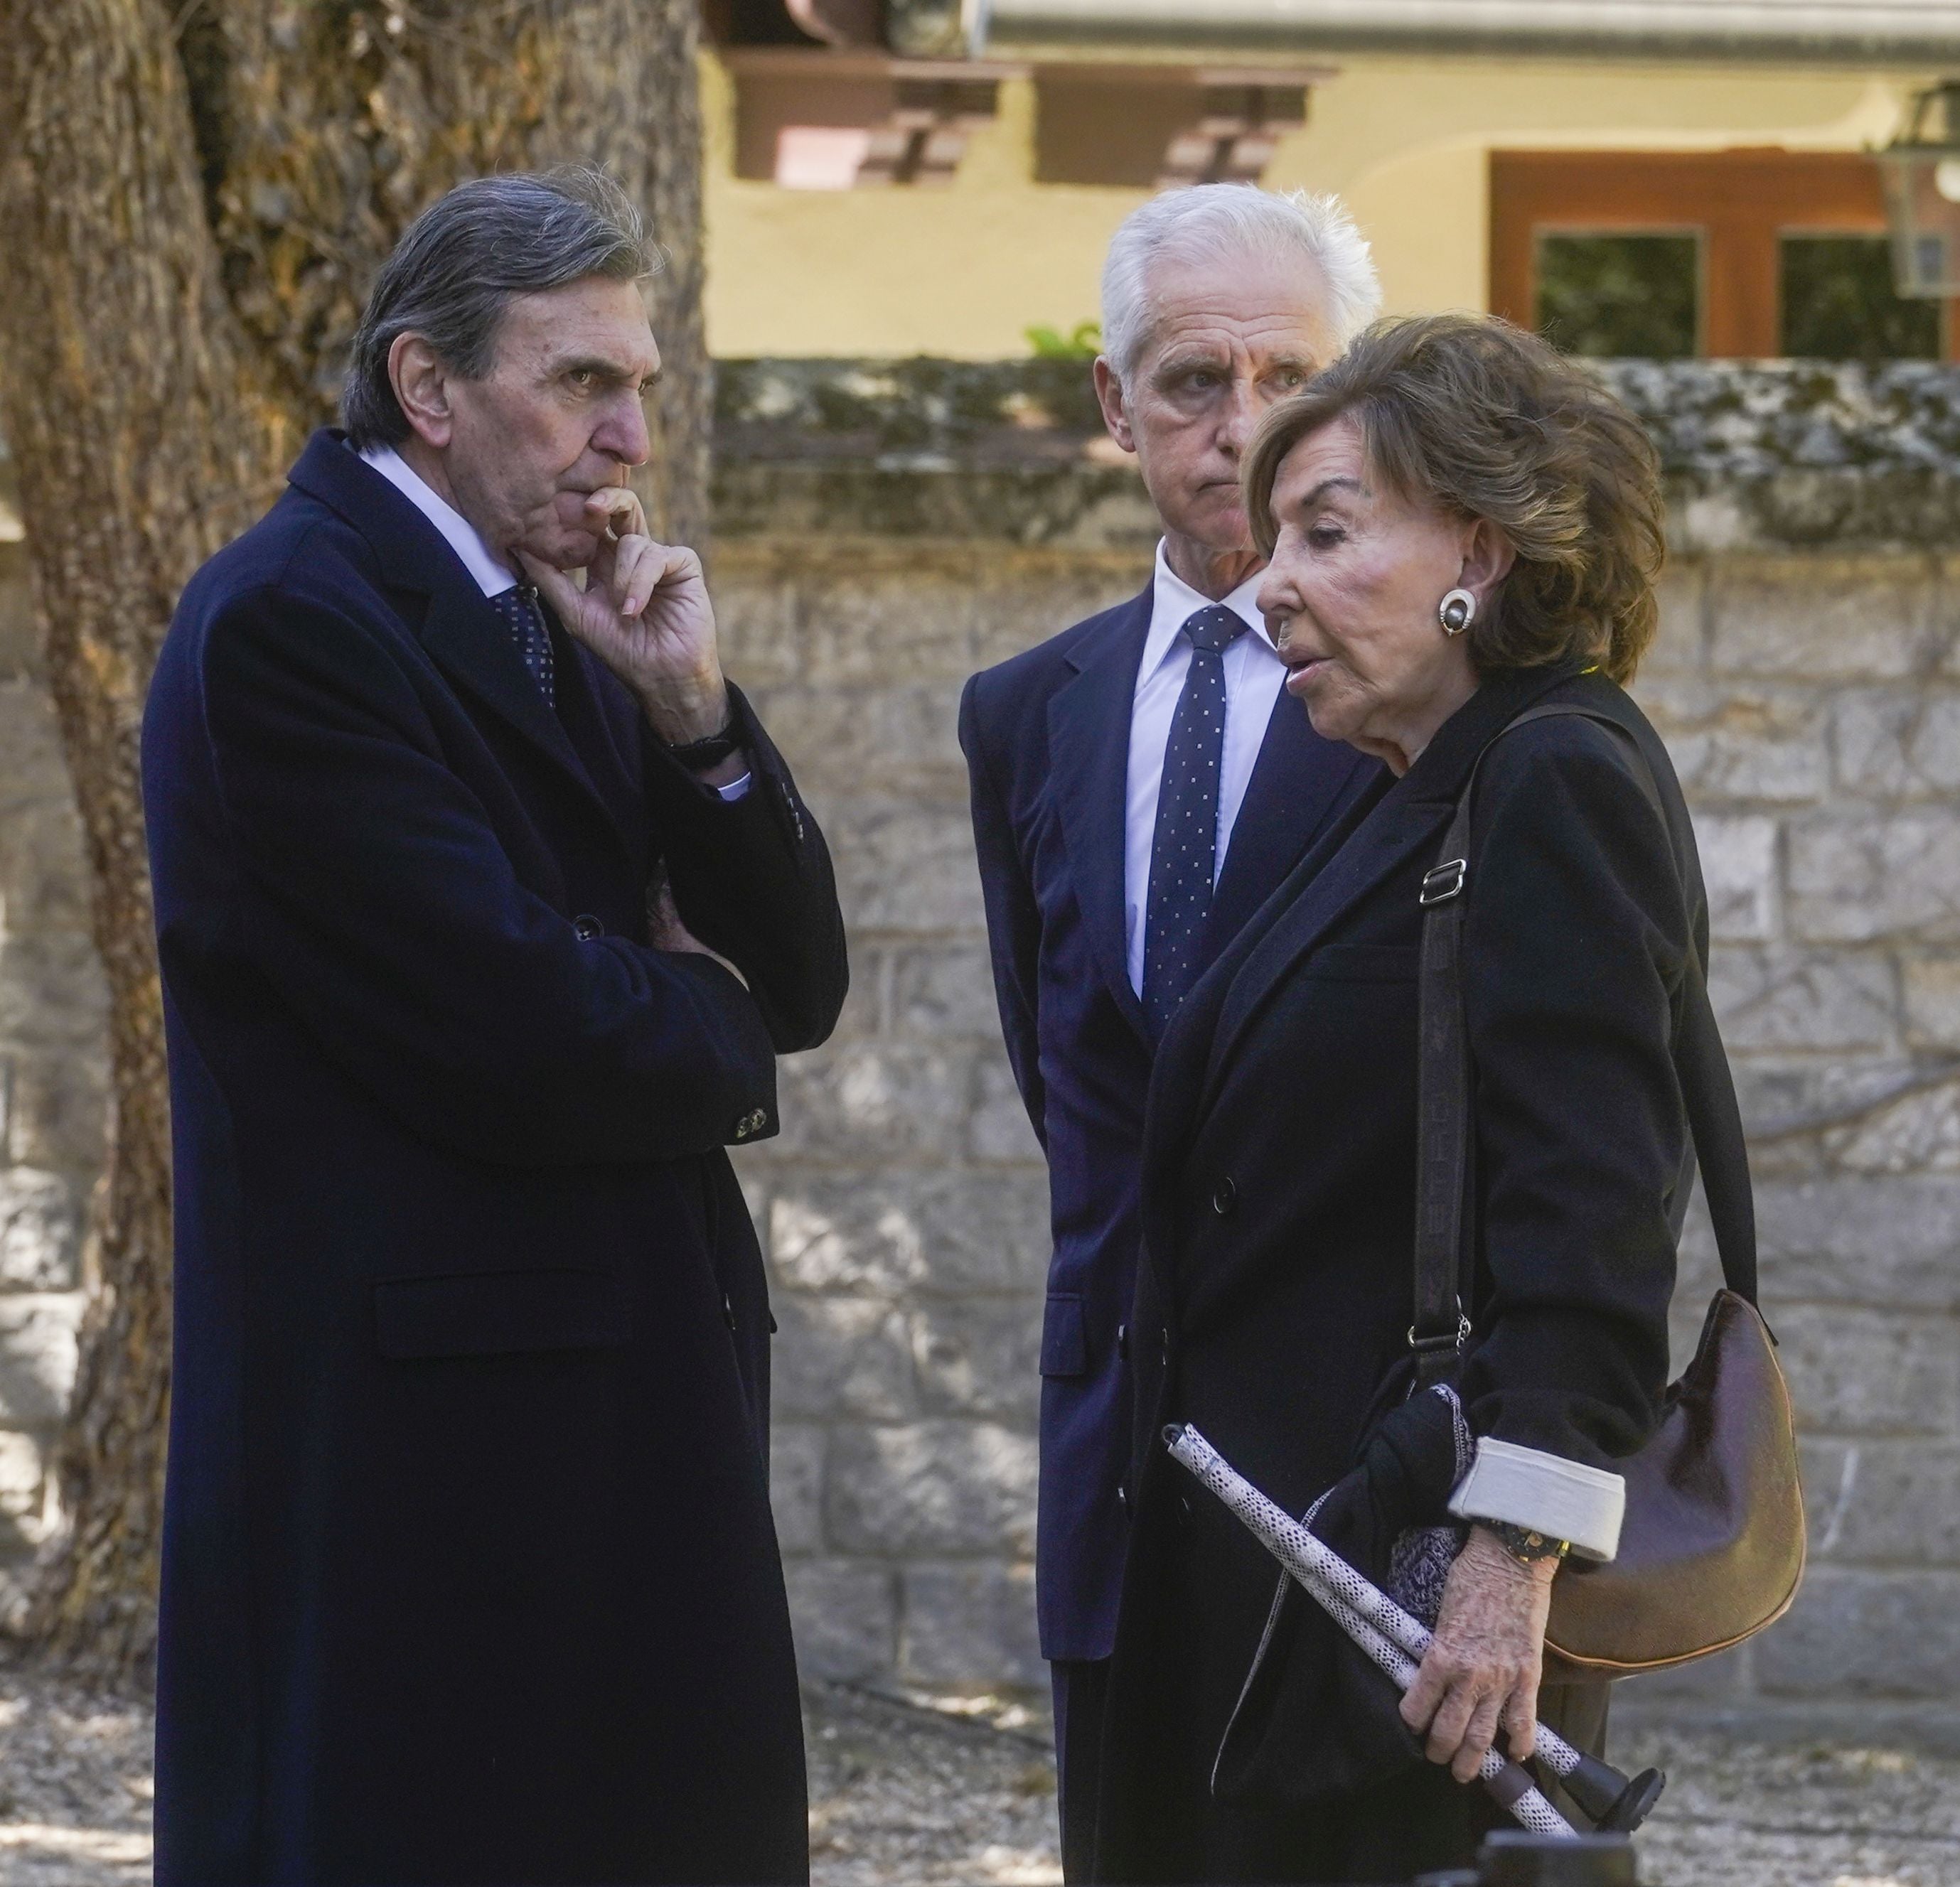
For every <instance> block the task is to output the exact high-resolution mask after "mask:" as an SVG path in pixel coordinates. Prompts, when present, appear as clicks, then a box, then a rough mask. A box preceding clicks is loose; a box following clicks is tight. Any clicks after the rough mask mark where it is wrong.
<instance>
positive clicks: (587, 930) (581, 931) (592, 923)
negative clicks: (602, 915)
mask: <svg viewBox="0 0 1960 1887" xmlns="http://www.w3.org/2000/svg"><path fill="white" fill-rule="evenodd" d="M571 934H572V935H573V936H574V937H576V938H577V939H578V941H579V942H581V943H590V942H591V941H592V940H593V938H595V937H603V936H605V935H606V926H604V925H603V924H602V923H600V921H599V920H598V919H597V918H596V917H594V916H593V915H592V914H591V913H590V912H589V911H585V912H581V913H580V914H579V915H578V916H576V917H574V919H573V920H571Z"/></svg>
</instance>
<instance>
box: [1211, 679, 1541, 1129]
mask: <svg viewBox="0 0 1960 1887" xmlns="http://www.w3.org/2000/svg"><path fill="white" fill-rule="evenodd" d="M1566 675H1567V670H1566V669H1564V668H1562V667H1561V668H1558V669H1529V670H1525V671H1522V672H1515V673H1511V674H1506V675H1498V676H1497V677H1495V678H1493V679H1492V680H1491V681H1488V682H1486V683H1485V685H1484V686H1483V687H1482V688H1479V689H1478V691H1477V692H1476V693H1475V694H1473V695H1472V697H1470V699H1469V700H1468V702H1466V703H1465V705H1464V706H1463V707H1462V708H1460V709H1459V710H1458V711H1457V713H1456V714H1455V715H1454V716H1453V717H1452V718H1451V719H1450V720H1449V721H1448V722H1446V723H1445V724H1444V726H1443V728H1442V729H1441V730H1440V732H1438V733H1437V736H1436V738H1435V739H1434V740H1433V741H1432V742H1430V745H1429V746H1428V747H1427V748H1426V749H1425V750H1424V753H1423V754H1422V756H1421V758H1420V759H1419V760H1418V761H1417V762H1416V764H1415V765H1414V767H1411V768H1410V770H1408V773H1407V774H1405V775H1404V776H1403V777H1402V778H1401V779H1400V780H1397V781H1396V782H1395V784H1394V786H1392V787H1391V788H1390V789H1389V791H1388V792H1387V793H1386V794H1384V795H1383V797H1382V799H1380V800H1379V802H1377V803H1376V806H1375V808H1374V809H1373V812H1370V814H1369V815H1367V818H1365V819H1363V821H1362V822H1361V824H1360V825H1359V826H1358V827H1357V828H1355V830H1354V833H1353V834H1352V835H1351V837H1348V839H1347V840H1345V842H1344V843H1341V844H1340V845H1339V846H1338V848H1337V849H1336V850H1335V851H1334V853H1333V855H1332V856H1331V857H1329V856H1325V852H1324V850H1317V851H1316V853H1309V855H1308V856H1306V858H1304V859H1302V860H1301V861H1300V865H1299V866H1297V867H1296V868H1295V870H1294V873H1293V878H1292V879H1291V880H1290V881H1289V884H1288V886H1287V889H1288V891H1289V892H1290V893H1291V894H1292V901H1291V902H1290V903H1288V904H1285V906H1284V909H1283V910H1281V913H1280V914H1279V916H1278V918H1277V920H1276V921H1275V922H1274V923H1273V924H1272V926H1271V927H1270V928H1269V929H1268V930H1267V931H1266V932H1265V935H1264V936H1262V937H1261V938H1260V939H1258V942H1257V943H1256V944H1255V945H1253V946H1252V947H1251V948H1249V950H1248V951H1246V952H1245V953H1244V954H1243V955H1241V956H1239V958H1238V967H1237V969H1236V972H1234V973H1233V974H1232V978H1231V989H1230V993H1229V994H1228V995H1227V997H1226V999H1225V1000H1224V1002H1223V1005H1222V1007H1221V1008H1220V1011H1219V1015H1218V1022H1217V1029H1216V1031H1215V1033H1214V1036H1213V1038H1212V1044H1211V1054H1210V1056H1209V1059H1208V1066H1207V1069H1206V1072H1205V1078H1204V1084H1203V1100H1202V1101H1201V1104H1200V1107H1199V1108H1198V1110H1197V1111H1198V1112H1199V1113H1201V1112H1202V1110H1203V1108H1204V1107H1207V1106H1208V1105H1209V1104H1210V1102H1211V1097H1212V1096H1213V1095H1214V1094H1216V1093H1217V1090H1218V1087H1219V1084H1220V1081H1221V1080H1222V1079H1223V1075H1224V1073H1225V1071H1226V1069H1227V1066H1228V1065H1229V1063H1230V1060H1231V1057H1232V1054H1233V1050H1235V1049H1236V1047H1237V1046H1238V1044H1239V1043H1240V1042H1241V1041H1242V1040H1244V1039H1245V1036H1246V1031H1247V1030H1248V1029H1249V1027H1250V1026H1251V1025H1252V1022H1253V1021H1254V1020H1255V1018H1257V1016H1258V1014H1259V1012H1260V1010H1261V1009H1262V1008H1263V1007H1264V1005H1265V1003H1266V1002H1267V1001H1268V999H1269V998H1270V997H1271V996H1272V994H1273V993H1274V991H1275V990H1277V989H1278V987H1279V986H1280V985H1281V983H1283V982H1284V980H1285V979H1286V977H1287V975H1288V974H1289V973H1290V971H1292V969H1293V966H1294V965H1295V964H1297V963H1298V962H1299V961H1300V959H1301V958H1303V957H1304V956H1305V955H1306V954H1307V953H1308V951H1311V950H1312V949H1313V948H1314V947H1315V946H1316V945H1317V944H1318V943H1319V942H1320V940H1321V939H1322V938H1323V937H1325V936H1326V934H1327V933H1328V931H1329V930H1330V929H1332V927H1333V926H1334V924H1335V923H1336V922H1337V921H1338V920H1339V918H1340V917H1341V915H1342V914H1343V913H1344V912H1346V911H1347V910H1349V909H1351V907H1353V906H1354V904H1356V903H1357V902H1358V901H1359V900H1360V899H1361V898H1362V897H1364V896H1365V895H1366V894H1367V892H1368V891H1370V890H1371V889H1372V888H1373V887H1374V886H1375V885H1378V884H1379V883H1380V882H1382V881H1383V879H1384V878H1389V877H1390V876H1392V875H1394V874H1395V873H1396V872H1398V871H1400V870H1402V869H1403V868H1404V867H1405V866H1406V865H1407V864H1408V862H1409V861H1410V859H1411V858H1412V857H1413V856H1415V855H1417V854H1418V853H1422V852H1424V851H1425V850H1431V851H1433V849H1434V847H1436V846H1437V845H1438V844H1440V843H1441V842H1442V838H1443V832H1444V831H1445V830H1446V828H1447V827H1448V825H1449V817H1450V815H1451V813H1452V812H1453V811H1454V810H1455V808H1456V801H1457V799H1458V797H1459V795H1461V793H1462V791H1463V789H1464V786H1465V783H1467V782H1468V779H1469V777H1470V774H1471V772H1472V769H1473V768H1474V767H1475V765H1476V764H1477V761H1478V757H1479V756H1480V755H1481V754H1482V752H1483V751H1484V748H1485V747H1486V746H1487V745H1488V744H1489V742H1490V741H1491V738H1492V737H1493V736H1494V735H1495V734H1496V733H1497V732H1498V731H1499V729H1501V728H1503V726H1505V725H1506V724H1507V723H1508V722H1510V720H1512V719H1513V717H1514V716H1516V715H1518V714H1519V713H1522V712H1523V710H1524V709H1525V708H1526V707H1529V705H1530V704H1531V703H1532V701H1533V700H1535V699H1537V697H1538V696H1539V695H1541V694H1544V693H1545V692H1546V691H1548V689H1551V688H1554V687H1556V686H1557V685H1558V684H1559V682H1560V681H1563V680H1564V678H1565V676H1566ZM1274 902H1275V903H1276V904H1278V903H1281V902H1282V901H1281V900H1280V899H1278V898H1276V899H1275V900H1274ZM1235 955H1236V953H1235Z"/></svg>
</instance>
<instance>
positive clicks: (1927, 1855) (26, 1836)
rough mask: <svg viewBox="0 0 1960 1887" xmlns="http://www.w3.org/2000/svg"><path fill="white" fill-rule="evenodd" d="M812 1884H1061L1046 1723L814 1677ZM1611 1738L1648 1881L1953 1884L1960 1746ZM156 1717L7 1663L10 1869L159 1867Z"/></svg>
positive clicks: (104, 1877)
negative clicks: (1640, 1798) (152, 1820)
mask: <svg viewBox="0 0 1960 1887" xmlns="http://www.w3.org/2000/svg"><path fill="white" fill-rule="evenodd" d="M809 1730H810V1800H811V1808H810V1847H811V1862H812V1870H813V1876H814V1879H815V1882H816V1887H899V1884H900V1883H905V1884H906V1887H910V1884H911V1883H918V1884H919V1887H940V1884H941V1883H951V1882H975V1883H980V1882H997V1883H1000V1884H1001V1887H1036V1884H1037V1883H1045V1882H1055V1881H1059V1880H1060V1879H1061V1870H1060V1867H1059V1866H1058V1864H1057V1860H1056V1853H1055V1771H1054V1765H1053V1762H1052V1755H1051V1752H1050V1749H1049V1745H1048V1739H1047V1736H1046V1725H1045V1723H1043V1722H1042V1721H1041V1720H1039V1719H1038V1718H1033V1717H1029V1715H1028V1714H1027V1713H1026V1711H1022V1710H1020V1709H1017V1708H1015V1707H1013V1706H1012V1705H997V1704H991V1703H990V1704H980V1705H972V1704H967V1705H959V1706H949V1705H946V1704H933V1703H932V1702H931V1701H918V1702H905V1701H899V1700H896V1699H893V1698H886V1697H881V1696H877V1695H872V1694H870V1693H868V1692H862V1691H857V1690H852V1689H848V1688H828V1689H825V1690H822V1691H819V1692H813V1693H812V1694H811V1696H810V1708H809ZM1614 1754H1615V1758H1617V1759H1618V1761H1620V1762H1622V1763H1623V1764H1625V1765H1628V1766H1637V1765H1645V1764H1647V1763H1650V1762H1658V1763H1660V1764H1661V1765H1663V1767H1665V1768H1667V1769H1668V1771H1669V1772H1670V1774H1672V1777H1673V1778H1674V1781H1673V1783H1672V1787H1670V1789H1669V1793H1668V1796H1667V1798H1666V1801H1665V1802H1664V1803H1663V1805H1662V1806H1661V1809H1660V1810H1659V1812H1658V1814H1657V1815H1656V1818H1655V1819H1654V1822H1653V1823H1652V1824H1651V1825H1650V1827H1649V1828H1648V1829H1647V1831H1645V1832H1643V1834H1642V1835H1641V1837H1640V1850H1641V1859H1640V1876H1641V1879H1642V1880H1643V1882H1646V1883H1647V1887H1960V1760H1952V1759H1942V1758H1933V1757H1928V1756H1914V1755H1908V1754H1906V1753H1904V1752H1900V1751H1895V1750H1872V1749H1822V1748H1820V1749H1800V1748H1799V1749H1787V1748H1786V1749H1768V1748H1764V1747H1761V1746H1757V1745H1752V1744H1745V1743H1736V1742H1723V1741H1719V1740H1717V1739H1710V1738H1708V1737H1705V1736H1666V1735H1663V1734H1662V1733H1658V1732H1655V1731H1652V1730H1645V1731H1642V1732H1640V1733H1638V1734H1637V1735H1635V1736H1628V1737H1626V1738H1624V1739H1621V1742H1620V1743H1619V1745H1618V1747H1616V1749H1615V1752H1614ZM150 1800H151V1788H150V1718H149V1714H148V1711H145V1710H144V1709H142V1708H140V1707H138V1706H136V1705H134V1704H129V1703H128V1702H126V1701H111V1700H105V1699H102V1698H89V1697H87V1696H85V1695H82V1694H81V1693H79V1692H75V1691H73V1690H72V1689H69V1688H65V1687H64V1686H62V1685H59V1684H56V1683H53V1682H49V1680H47V1679H45V1678H41V1677H37V1676H30V1675H29V1674H28V1673H24V1672H23V1671H21V1669H18V1668H8V1667H5V1666H0V1883H4V1887H112V1883H123V1882H141V1881H144V1880H146V1879H148V1876H149V1871H150V1869H149V1862H150V1840H149V1815H150Z"/></svg>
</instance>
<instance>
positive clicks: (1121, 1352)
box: [1116, 1323, 1130, 1363]
mask: <svg viewBox="0 0 1960 1887" xmlns="http://www.w3.org/2000/svg"><path fill="white" fill-rule="evenodd" d="M1116 1354H1117V1355H1118V1357H1120V1358H1122V1360H1123V1361H1125V1362H1126V1363H1127V1362H1128V1361H1129V1360H1130V1326H1128V1324H1127V1323H1119V1324H1118V1325H1117V1326H1116Z"/></svg>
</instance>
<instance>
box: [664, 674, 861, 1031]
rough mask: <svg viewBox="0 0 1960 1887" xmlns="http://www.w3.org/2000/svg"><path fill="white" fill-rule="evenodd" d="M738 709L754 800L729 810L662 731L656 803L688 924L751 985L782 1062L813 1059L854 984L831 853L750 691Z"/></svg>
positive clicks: (733, 702) (735, 701)
mask: <svg viewBox="0 0 1960 1887" xmlns="http://www.w3.org/2000/svg"><path fill="white" fill-rule="evenodd" d="M728 700H729V705H730V707H731V708H732V709H733V710H734V713H735V717H736V721H737V729H738V734H737V738H738V739H740V742H741V745H742V747H743V750H744V751H746V754H747V755H748V764H749V783H748V789H747V790H746V792H745V793H743V794H742V795H741V796H740V797H739V798H737V799H726V798H724V797H723V796H722V795H721V793H718V792H717V791H716V790H715V789H714V788H713V787H712V786H704V785H703V784H702V783H701V781H699V780H698V779H696V778H695V777H694V776H693V775H692V774H689V773H688V772H687V771H686V769H684V768H683V767H681V766H680V765H679V764H678V763H677V762H676V761H675V760H674V759H673V756H672V755H671V754H670V753H669V752H668V751H667V749H666V748H664V747H663V746H662V745H660V742H658V741H657V740H656V739H654V737H653V735H652V734H651V732H650V733H649V734H648V737H647V747H648V754H647V764H646V783H647V796H648V800H649V802H650V803H651V806H652V808H653V813H654V821H655V825H656V829H657V831H659V833H660V840H661V843H662V846H663V848H664V850H665V852H666V854H667V875H668V878H669V881H670V883H671V884H672V885H673V894H674V904H675V907H676V909H677V910H679V913H680V915H681V919H682V921H683V923H686V926H687V927H688V929H689V930H691V931H692V932H693V933H694V935H695V936H697V937H698V938H699V939H701V941H702V942H703V943H705V944H706V945H708V948H710V949H711V950H713V951H716V952H717V953H718V955H721V956H724V957H726V958H727V959H728V961H730V963H732V964H735V965H736V966H737V967H738V968H739V969H740V971H741V972H742V974H743V976H744V977H746V978H747V979H748V983H749V989H750V990H751V991H752V992H753V994H754V996H755V999H756V1006H757V1007H758V1008H759V1009H760V1010H761V1011H762V1019H763V1021H765V1023H766V1024H767V1025H768V1031H769V1036H770V1039H771V1040H772V1041H773V1042H774V1043H775V1046H776V1048H777V1050H778V1052H779V1053H783V1054H788V1053H792V1052H793V1051H794V1050H798V1049H804V1048H813V1047H816V1044H818V1043H819V1042H821V1041H823V1040H824V1039H825V1037H827V1036H828V1035H829V1033H830V1031H832V1028H835V1026H836V1023H837V1017H838V1012H839V1011H840V1010H841V1009H842V1008H843V1006H844V998H845V993H846V991H847V990H848V987H849V985H850V971H849V968H848V960H847V958H846V956H845V942H844V918H843V914H842V912H841V911H840V910H838V904H837V885H836V880H835V876H834V875H833V873H832V869H831V863H830V852H829V847H827V846H826V844H825V843H824V840H823V833H822V832H821V831H819V830H818V829H817V824H816V819H815V818H813V816H812V815H811V814H810V810H809V808H807V806H805V805H803V801H802V799H801V798H800V796H799V795H798V794H797V789H796V783H795V782H794V780H791V777H790V771H789V768H788V766H787V765H786V764H784V760H783V758H782V756H781V754H779V753H778V752H777V751H776V748H775V744H774V743H773V742H772V741H771V740H770V739H769V737H768V734H767V733H766V732H764V730H763V728H762V723H761V722H760V721H759V720H758V719H757V718H756V711H755V710H754V708H753V707H751V706H750V704H749V701H748V700H747V698H746V697H745V696H744V695H743V693H742V691H741V690H740V689H739V688H736V687H734V686H733V685H732V684H731V685H730V688H729V690H728Z"/></svg>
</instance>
